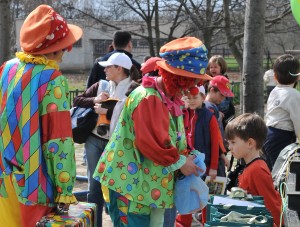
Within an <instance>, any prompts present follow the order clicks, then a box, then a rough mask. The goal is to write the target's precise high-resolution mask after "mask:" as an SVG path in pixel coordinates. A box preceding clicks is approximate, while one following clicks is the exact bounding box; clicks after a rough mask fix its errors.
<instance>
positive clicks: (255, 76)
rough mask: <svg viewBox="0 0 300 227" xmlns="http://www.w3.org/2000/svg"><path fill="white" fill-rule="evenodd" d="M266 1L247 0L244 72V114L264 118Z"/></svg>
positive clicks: (242, 103)
mask: <svg viewBox="0 0 300 227" xmlns="http://www.w3.org/2000/svg"><path fill="white" fill-rule="evenodd" d="M265 12H266V0H247V1H246V13H245V29H244V30H245V35H244V53H243V59H244V62H243V72H242V83H241V85H242V88H243V89H242V97H241V100H243V101H242V102H241V105H242V112H243V113H247V112H250V113H252V112H257V113H258V114H259V115H260V116H262V117H263V116H264V94H263V93H264V88H263V78H262V75H263V55H264V34H265Z"/></svg>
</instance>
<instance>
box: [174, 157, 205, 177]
mask: <svg viewBox="0 0 300 227" xmlns="http://www.w3.org/2000/svg"><path fill="white" fill-rule="evenodd" d="M194 158H195V156H194V155H189V156H187V158H186V162H185V164H184V165H183V166H182V167H181V168H180V170H181V172H182V173H183V174H184V175H185V176H189V175H191V174H195V175H196V176H199V174H198V172H197V171H200V172H203V169H201V168H200V167H199V166H197V165H196V164H195V163H194Z"/></svg>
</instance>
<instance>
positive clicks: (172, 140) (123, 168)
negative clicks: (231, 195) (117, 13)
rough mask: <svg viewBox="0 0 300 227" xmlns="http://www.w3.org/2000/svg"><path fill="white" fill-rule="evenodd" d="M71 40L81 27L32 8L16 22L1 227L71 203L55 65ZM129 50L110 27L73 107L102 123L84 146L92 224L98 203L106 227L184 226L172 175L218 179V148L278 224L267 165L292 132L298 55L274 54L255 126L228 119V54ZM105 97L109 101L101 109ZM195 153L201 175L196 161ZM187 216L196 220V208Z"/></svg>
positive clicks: (68, 145)
mask: <svg viewBox="0 0 300 227" xmlns="http://www.w3.org/2000/svg"><path fill="white" fill-rule="evenodd" d="M81 36H82V29H81V28H80V27H78V26H75V25H72V24H67V23H66V21H65V19H64V18H63V17H61V16H60V15H59V14H58V13H57V12H55V11H54V9H53V8H51V7H50V6H47V5H40V6H39V7H37V8H36V9H35V10H33V11H32V12H31V13H30V14H29V15H28V16H27V18H26V20H25V21H24V24H23V26H22V28H21V32H20V44H21V48H22V51H20V52H17V53H16V58H14V59H12V60H9V61H7V62H5V63H4V64H3V65H2V66H1V67H0V123H1V124H0V152H1V153H0V154H1V155H0V196H1V197H0V220H1V224H3V226H30V227H31V226H35V224H36V223H37V222H38V221H39V220H40V219H41V218H42V217H43V216H44V215H46V214H48V213H49V212H51V211H55V209H63V210H67V209H68V207H69V205H70V204H73V203H76V202H77V200H76V198H75V196H74V195H73V194H72V189H73V187H74V182H75V179H76V167H75V154H74V142H73V140H72V127H71V118H70V113H69V110H70V106H69V104H68V101H67V100H68V82H67V80H66V78H65V77H64V76H63V75H62V73H61V71H60V70H59V63H60V62H61V61H62V56H63V55H64V53H65V52H68V51H71V50H72V45H73V44H74V43H75V42H76V41H78V40H79V39H80V37H81ZM132 48H133V45H132V37H131V34H130V33H129V32H127V31H116V32H115V33H114V36H113V42H112V45H111V47H110V49H109V51H108V53H107V54H106V55H105V56H102V57H100V58H98V59H96V61H95V62H94V65H93V68H92V70H91V73H90V75H89V77H88V79H87V89H86V91H85V92H84V93H83V94H81V95H79V96H77V97H76V98H75V99H74V103H73V105H74V106H79V107H83V108H94V110H95V112H96V113H97V114H99V116H100V115H104V116H105V117H106V119H108V122H109V127H108V128H107V129H106V131H104V132H103V131H101V133H99V130H97V126H95V128H94V129H93V130H92V131H91V132H90V134H89V137H88V139H87V140H86V142H85V144H84V152H85V155H86V162H87V175H88V191H89V193H88V195H87V201H88V202H91V203H96V204H97V207H98V209H97V226H98V227H102V212H103V207H104V206H106V207H107V212H108V213H109V215H110V217H111V220H112V222H113V224H114V226H116V227H119V226H120V227H121V226H151V227H152V226H157V227H159V226H164V227H169V226H174V225H176V226H177V227H180V226H184V227H187V226H191V224H192V214H177V212H176V204H175V203H174V191H175V189H174V187H175V181H176V179H177V177H178V176H183V177H184V176H189V175H192V174H194V175H195V176H198V175H199V171H200V172H202V173H203V175H204V176H202V178H203V179H204V178H205V177H206V176H209V177H210V178H211V180H212V181H214V180H215V179H216V177H226V166H228V164H229V160H228V158H227V153H228V152H231V154H232V156H233V157H234V158H236V159H238V160H243V161H244V163H245V168H244V171H243V172H242V173H241V174H240V175H239V177H238V184H237V186H238V187H240V188H242V189H244V190H245V191H247V192H248V193H249V194H252V195H260V196H263V198H264V201H265V206H266V208H267V209H268V210H269V211H270V213H271V214H272V216H273V219H274V225H276V226H280V222H281V221H280V216H281V212H282V211H281V206H282V204H281V199H280V195H279V193H278V191H276V190H275V189H274V186H273V180H272V176H271V170H272V168H273V166H274V163H275V161H276V159H277V157H278V155H279V153H280V151H281V150H282V149H283V148H284V147H285V146H287V145H289V144H291V143H293V142H295V141H296V139H299V137H300V125H299V122H298V121H297V117H298V115H299V112H300V109H299V108H300V105H299V104H300V103H299V102H300V94H299V92H298V91H297V90H295V89H294V84H295V82H297V80H298V76H299V70H300V65H299V61H298V60H297V59H296V58H294V57H293V56H292V55H282V56H279V57H278V58H277V59H276V61H275V62H274V66H273V70H274V71H273V72H274V77H275V81H276V86H275V88H274V87H272V91H271V90H270V93H269V98H268V102H267V113H266V121H264V119H262V118H261V117H260V116H258V115H257V114H255V113H244V114H241V115H239V116H236V112H235V107H234V105H233V102H232V97H233V96H234V94H233V93H232V91H231V89H230V81H229V78H228V76H227V64H226V61H225V59H224V58H223V57H222V56H219V55H215V56H212V57H210V58H208V52H207V49H206V47H205V44H204V43H203V42H202V41H201V40H199V39H198V38H195V37H183V38H178V39H175V40H173V41H171V42H168V43H166V44H165V45H163V46H162V47H161V49H160V53H159V55H160V56H159V57H147V58H145V61H144V62H143V63H142V64H140V63H138V62H137V61H136V60H134V59H133V56H132ZM272 86H273V85H272ZM109 100H114V101H115V102H114V105H111V106H108V105H107V106H105V105H104V103H105V102H107V101H109ZM104 106H105V107H104ZM199 152H201V153H203V154H204V155H205V160H204V163H205V165H206V170H204V169H201V168H200V167H199V166H198V165H197V164H195V163H194V158H195V157H196V155H197V154H198V153H199ZM201 175H202V174H201ZM258 176H259V177H258ZM196 214H197V220H199V224H204V223H205V222H206V209H205V208H204V209H202V211H201V212H200V213H199V212H198V213H196ZM194 217H195V216H194Z"/></svg>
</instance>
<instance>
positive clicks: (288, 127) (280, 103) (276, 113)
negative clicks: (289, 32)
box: [263, 54, 300, 170]
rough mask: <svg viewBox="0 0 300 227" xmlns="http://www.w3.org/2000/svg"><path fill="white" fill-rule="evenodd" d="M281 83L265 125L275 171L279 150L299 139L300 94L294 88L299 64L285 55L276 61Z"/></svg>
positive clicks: (265, 148)
mask: <svg viewBox="0 0 300 227" xmlns="http://www.w3.org/2000/svg"><path fill="white" fill-rule="evenodd" d="M273 67H274V68H273V69H274V75H275V79H276V81H277V82H278V84H277V86H276V87H275V88H274V89H273V90H272V92H271V93H270V96H269V98H268V102H267V113H266V124H267V126H268V134H267V139H266V141H265V144H264V146H263V152H264V155H265V156H266V159H267V163H268V165H269V168H270V170H272V168H273V166H274V164H275V161H276V159H277V157H278V155H279V153H280V151H281V150H282V149H283V148H285V147H286V146H287V145H289V144H291V143H294V142H295V141H296V137H298V139H299V138H300V121H299V114H300V93H299V92H298V91H297V90H296V89H294V88H293V86H294V84H295V82H297V80H298V73H299V68H300V65H299V61H298V60H297V59H296V58H294V57H293V56H292V55H289V54H284V55H281V56H279V57H278V58H277V59H276V60H275V62H274V66H273Z"/></svg>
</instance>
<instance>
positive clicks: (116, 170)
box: [94, 37, 210, 227]
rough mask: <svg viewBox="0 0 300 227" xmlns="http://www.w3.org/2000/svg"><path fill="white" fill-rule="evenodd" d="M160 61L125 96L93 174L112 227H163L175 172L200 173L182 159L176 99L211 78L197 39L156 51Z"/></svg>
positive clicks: (183, 150)
mask: <svg viewBox="0 0 300 227" xmlns="http://www.w3.org/2000/svg"><path fill="white" fill-rule="evenodd" d="M160 56H161V57H162V58H163V59H164V60H163V61H158V62H156V64H157V66H158V70H159V75H160V76H159V77H143V82H142V86H139V87H138V88H136V89H135V90H134V91H132V93H131V94H130V95H129V97H128V98H127V100H126V103H125V106H124V109H123V111H122V113H121V116H120V119H119V122H118V124H117V126H116V129H115V131H114V133H113V134H112V137H111V139H110V141H109V142H108V144H107V146H106V148H105V150H104V153H103V155H102V157H101V158H100V160H99V162H98V166H97V168H96V171H95V173H94V178H95V179H96V180H99V181H100V182H101V184H102V187H103V188H104V190H103V191H104V194H105V191H106V192H107V194H108V195H109V197H107V196H104V197H105V198H106V199H108V198H109V201H107V202H109V213H110V216H111V218H112V221H113V223H114V226H117V227H118V226H145V227H147V226H157V227H160V226H163V223H164V213H165V210H166V208H172V207H173V206H174V180H175V174H174V172H175V171H179V170H180V171H181V172H182V173H183V174H184V175H191V174H195V175H198V174H197V170H200V171H201V169H200V168H199V167H198V166H197V165H196V164H194V162H193V158H194V156H192V155H191V156H187V146H186V139H185V132H184V127H183V119H182V111H181V105H183V103H182V101H181V99H180V98H181V96H182V92H183V91H185V90H187V89H189V88H190V87H193V86H194V85H195V84H196V83H198V82H199V81H200V80H207V79H210V77H209V76H207V75H205V70H206V66H207V61H208V59H207V50H206V48H205V46H204V44H203V43H202V42H201V41H200V40H199V39H197V38H194V37H185V38H180V39H176V40H174V41H171V42H169V43H167V44H166V45H164V46H163V47H161V49H160ZM174 219H175V218H174Z"/></svg>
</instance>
